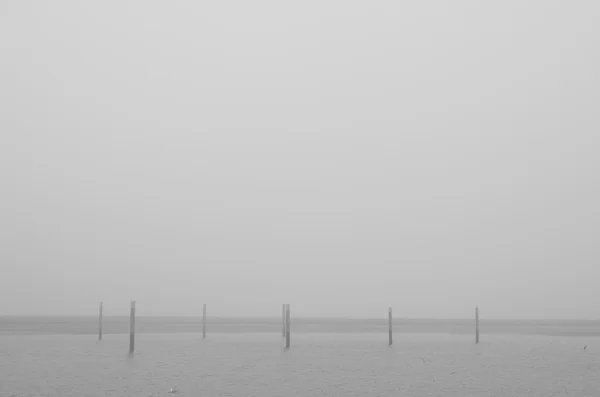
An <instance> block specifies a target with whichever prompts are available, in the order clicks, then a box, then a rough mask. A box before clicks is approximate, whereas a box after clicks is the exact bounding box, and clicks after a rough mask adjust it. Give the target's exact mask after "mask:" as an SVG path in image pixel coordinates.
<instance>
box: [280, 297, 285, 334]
mask: <svg viewBox="0 0 600 397" xmlns="http://www.w3.org/2000/svg"><path fill="white" fill-rule="evenodd" d="M285 324H286V323H285V303H284V304H282V305H281V337H282V338H285V327H286V325H285Z"/></svg>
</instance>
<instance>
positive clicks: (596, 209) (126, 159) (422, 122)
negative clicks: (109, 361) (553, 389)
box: [0, 0, 600, 319]
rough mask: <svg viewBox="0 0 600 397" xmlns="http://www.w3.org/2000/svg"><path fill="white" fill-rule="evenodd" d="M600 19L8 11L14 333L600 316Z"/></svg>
mask: <svg viewBox="0 0 600 397" xmlns="http://www.w3.org/2000/svg"><path fill="white" fill-rule="evenodd" d="M599 20H600V3H598V2H597V1H594V0H590V1H584V0H581V1H579V0H575V1H566V0H564V1H556V0H543V1H542V0H532V1H520V0H506V1H496V2H482V1H478V0H477V1H476V0H457V1H442V0H425V1H382V0H374V1H368V2H367V1H356V0H344V1H342V0H318V1H317V0H307V1H301V2H284V1H274V0H255V1H241V0H226V1H188V0H181V1H170V2H162V1H157V0H150V1H141V0H120V1H116V0H109V1H103V2H93V3H90V2H81V1H75V0H59V1H55V2H33V1H17V0H3V1H2V2H0V182H1V183H0V315H71V314H73V315H86V314H89V315H94V314H95V313H96V312H97V305H98V302H100V301H103V302H104V307H105V313H106V314H107V315H120V314H123V315H126V314H127V313H128V309H129V301H131V300H136V302H137V308H138V309H137V310H138V313H139V314H140V315H200V314H201V311H202V304H203V303H206V304H207V305H208V310H209V314H211V315H215V316H278V315H279V313H280V310H281V304H282V303H284V302H286V303H290V304H291V307H292V313H293V316H305V317H308V316H310V317H317V316H318V317H322V316H339V317H370V318H374V317H382V318H385V316H386V315H387V307H388V306H389V305H392V306H393V307H394V313H395V316H397V317H410V318H433V317H435V318H467V317H471V316H472V315H473V310H474V307H475V306H476V305H478V306H479V307H480V310H481V316H482V317H487V318H563V319H567V318H591V319H595V318H600V292H599V291H600V289H599V287H598V286H599V285H600V284H599V283H600V244H599V242H598V237H599V236H600V176H599V175H600V156H599V155H598V153H599V152H600V112H599V111H598V105H599V103H600V73H599V72H598V71H599V70H600V25H599V24H598V23H597V22H598V21H599Z"/></svg>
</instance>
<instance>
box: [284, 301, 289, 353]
mask: <svg viewBox="0 0 600 397" xmlns="http://www.w3.org/2000/svg"><path fill="white" fill-rule="evenodd" d="M285 348H286V349H289V348H290V304H289V303H288V304H287V305H286V306H285Z"/></svg>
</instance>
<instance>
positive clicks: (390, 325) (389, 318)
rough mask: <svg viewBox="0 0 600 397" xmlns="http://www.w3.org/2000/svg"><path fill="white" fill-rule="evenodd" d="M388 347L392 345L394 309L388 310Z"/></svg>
mask: <svg viewBox="0 0 600 397" xmlns="http://www.w3.org/2000/svg"><path fill="white" fill-rule="evenodd" d="M388 345H389V346H391V345H392V307H391V306H390V307H389V308H388Z"/></svg>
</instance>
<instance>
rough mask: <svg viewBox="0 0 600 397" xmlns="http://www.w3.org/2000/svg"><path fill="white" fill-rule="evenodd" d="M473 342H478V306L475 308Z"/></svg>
mask: <svg viewBox="0 0 600 397" xmlns="http://www.w3.org/2000/svg"><path fill="white" fill-rule="evenodd" d="M475 343H479V307H476V308H475Z"/></svg>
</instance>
